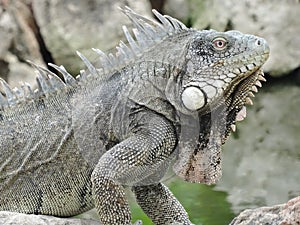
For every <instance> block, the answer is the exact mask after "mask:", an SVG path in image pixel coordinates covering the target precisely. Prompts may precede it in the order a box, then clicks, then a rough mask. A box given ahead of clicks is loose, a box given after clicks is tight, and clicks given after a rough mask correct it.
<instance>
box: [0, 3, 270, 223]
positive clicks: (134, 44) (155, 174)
mask: <svg viewBox="0 0 300 225" xmlns="http://www.w3.org/2000/svg"><path fill="white" fill-rule="evenodd" d="M124 12H125V13H126V14H127V15H128V16H129V18H130V19H131V20H132V21H133V24H134V25H135V27H136V28H135V29H134V30H133V32H134V34H135V39H136V40H134V38H133V37H132V36H131V35H130V34H129V32H128V30H127V28H125V27H124V32H125V35H126V37H127V39H128V42H129V44H128V46H126V45H125V44H123V43H121V44H120V45H119V46H118V47H117V53H116V55H115V56H113V55H108V56H107V55H105V54H104V53H102V52H101V51H100V50H95V51H96V52H97V53H98V54H99V55H100V58H101V62H102V67H101V68H97V69H96V68H95V67H94V66H93V65H92V64H91V63H90V62H89V61H87V59H85V57H84V56H82V55H81V54H79V55H80V57H81V58H82V59H83V61H84V62H85V63H86V65H87V67H88V69H89V72H85V71H82V72H81V75H80V77H78V78H77V79H76V80H75V79H74V78H72V77H71V76H70V74H68V73H67V72H66V71H65V70H64V68H63V67H57V66H55V65H52V66H53V67H55V68H56V69H57V70H58V71H59V72H61V73H62V74H63V76H64V80H65V82H63V81H61V80H60V79H59V78H58V77H57V76H56V75H55V74H53V73H51V72H50V71H48V70H45V69H42V68H39V67H37V70H38V72H39V74H38V78H37V81H38V85H39V89H38V91H36V92H32V90H31V88H30V87H27V86H26V85H24V86H23V88H22V90H11V89H10V88H9V87H8V86H7V84H6V83H5V82H4V81H2V88H3V90H4V92H5V97H4V95H3V96H2V95H0V105H1V108H2V109H1V110H0V146H1V158H0V210H7V211H17V212H24V213H34V214H48V215H55V216H72V215H76V214H79V213H81V212H84V211H87V210H89V209H91V208H93V207H96V209H97V211H98V213H99V217H100V221H101V222H102V223H103V224H122V225H124V224H131V221H130V220H131V214H130V210H129V206H128V203H127V201H126V198H125V194H124V188H123V186H124V185H129V186H132V190H133V192H134V193H135V195H136V197H137V201H138V203H139V204H140V205H141V207H142V209H143V210H144V211H145V212H146V213H147V214H148V216H149V217H150V218H151V219H152V220H153V222H154V223H155V224H172V223H174V224H175V223H176V222H177V223H180V224H191V223H190V221H189V219H188V216H187V213H186V212H185V210H184V209H183V207H182V206H181V205H180V203H179V202H178V201H177V200H176V198H175V197H174V196H173V195H172V193H171V192H170V191H169V190H168V188H167V187H165V186H164V185H163V184H161V183H160V181H161V179H162V177H163V175H164V174H165V172H166V170H167V169H168V166H169V164H170V162H171V160H172V159H173V158H176V157H177V160H176V163H175V167H174V168H175V169H174V170H175V172H176V173H177V174H178V175H179V176H181V177H183V178H184V179H186V180H188V181H191V182H204V183H214V182H216V180H217V179H218V178H219V177H220V175H221V170H220V147H221V145H222V144H223V143H224V141H225V139H226V137H227V135H228V134H229V132H230V127H233V126H234V124H235V121H236V116H238V115H239V114H238V112H240V111H243V110H242V109H243V106H244V105H245V103H246V102H247V101H249V99H248V98H247V97H248V96H249V95H250V94H249V92H251V89H252V87H253V85H255V83H256V84H258V83H257V81H258V80H259V79H263V77H262V72H261V71H260V70H259V69H260V67H261V66H262V64H263V63H264V62H265V60H266V59H267V57H268V53H269V49H268V46H267V44H266V42H265V41H264V40H263V39H260V38H257V37H255V36H251V35H243V34H241V33H239V32H236V31H230V32H226V33H221V32H216V31H197V30H194V29H188V28H186V27H185V26H184V25H183V24H181V23H180V22H178V21H177V20H175V19H173V18H171V17H168V16H165V17H163V16H162V15H160V14H158V13H157V12H156V11H154V13H155V14H156V16H157V17H158V19H159V20H160V23H158V22H154V21H151V20H148V19H146V18H144V17H142V16H140V15H138V14H136V13H134V12H133V11H131V10H130V9H128V8H127V9H125V10H124ZM254 90H255V89H254ZM195 131H196V133H195Z"/></svg>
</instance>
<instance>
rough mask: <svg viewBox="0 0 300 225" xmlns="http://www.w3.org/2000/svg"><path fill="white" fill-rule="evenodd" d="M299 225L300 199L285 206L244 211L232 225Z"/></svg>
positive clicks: (293, 200)
mask: <svg viewBox="0 0 300 225" xmlns="http://www.w3.org/2000/svg"><path fill="white" fill-rule="evenodd" d="M249 224H253V225H254V224H268V225H297V224H300V197H298V198H294V199H292V200H290V201H288V202H287V203H285V204H281V205H276V206H273V207H262V208H257V209H252V210H245V211H243V212H242V213H241V214H240V215H239V216H238V217H236V218H235V219H234V220H233V221H232V222H231V223H230V225H249Z"/></svg>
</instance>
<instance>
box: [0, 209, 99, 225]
mask: <svg viewBox="0 0 300 225" xmlns="http://www.w3.org/2000/svg"><path fill="white" fill-rule="evenodd" d="M0 224H1V225H20V224H22V225H50V224H51V225H70V224H72V225H101V224H100V222H98V221H95V220H90V219H74V218H58V217H54V216H45V215H32V214H29V215H28V214H23V213H16V212H5V211H0Z"/></svg>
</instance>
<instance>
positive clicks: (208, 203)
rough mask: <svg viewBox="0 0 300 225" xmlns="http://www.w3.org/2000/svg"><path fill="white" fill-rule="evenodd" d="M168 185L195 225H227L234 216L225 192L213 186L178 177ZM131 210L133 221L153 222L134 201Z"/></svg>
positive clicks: (146, 224) (149, 224) (145, 223)
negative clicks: (185, 180) (193, 182)
mask: <svg viewBox="0 0 300 225" xmlns="http://www.w3.org/2000/svg"><path fill="white" fill-rule="evenodd" d="M168 186H169V188H170V189H171V190H172V192H173V193H174V195H175V196H176V197H177V199H178V200H179V201H180V202H181V204H182V205H183V206H184V208H185V209H186V210H187V212H188V214H189V216H190V219H191V221H192V222H193V223H194V224H196V225H227V224H229V222H230V221H231V220H232V219H233V218H234V216H235V215H234V213H233V212H232V210H231V205H230V203H228V201H227V200H226V198H227V194H226V193H225V192H222V191H215V190H214V187H213V186H207V185H203V184H192V183H187V182H184V181H181V180H179V179H176V180H174V181H173V182H171V183H169V184H168ZM132 211H133V221H136V220H138V219H140V220H142V221H143V225H151V224H153V223H152V222H151V220H149V218H147V216H146V215H145V214H144V213H143V212H142V210H141V209H140V208H139V207H138V206H137V205H136V204H134V203H132Z"/></svg>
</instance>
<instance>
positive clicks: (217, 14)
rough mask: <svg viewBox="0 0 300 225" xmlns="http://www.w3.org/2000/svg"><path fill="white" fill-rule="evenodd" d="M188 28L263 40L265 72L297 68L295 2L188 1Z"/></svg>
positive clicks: (299, 51)
mask: <svg viewBox="0 0 300 225" xmlns="http://www.w3.org/2000/svg"><path fill="white" fill-rule="evenodd" d="M189 2H190V9H191V12H190V14H191V21H192V25H193V26H194V27H197V28H201V29H203V28H208V27H209V28H212V29H216V30H225V29H236V30H240V31H242V32H244V33H251V34H255V35H258V36H262V37H264V38H265V39H266V40H267V41H268V43H269V45H270V48H271V55H270V59H269V60H268V62H267V64H266V71H267V72H269V73H270V74H271V75H273V76H281V75H284V74H287V73H289V72H291V71H293V70H295V69H296V68H298V67H299V66H300V60H299V58H300V47H299V45H298V44H297V43H299V42H300V36H299V33H300V20H299V13H300V4H299V1H298V0H282V1H278V2H277V1H274V0H252V1H235V0H228V1H223V0H204V1H197V0H190V1H189Z"/></svg>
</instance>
